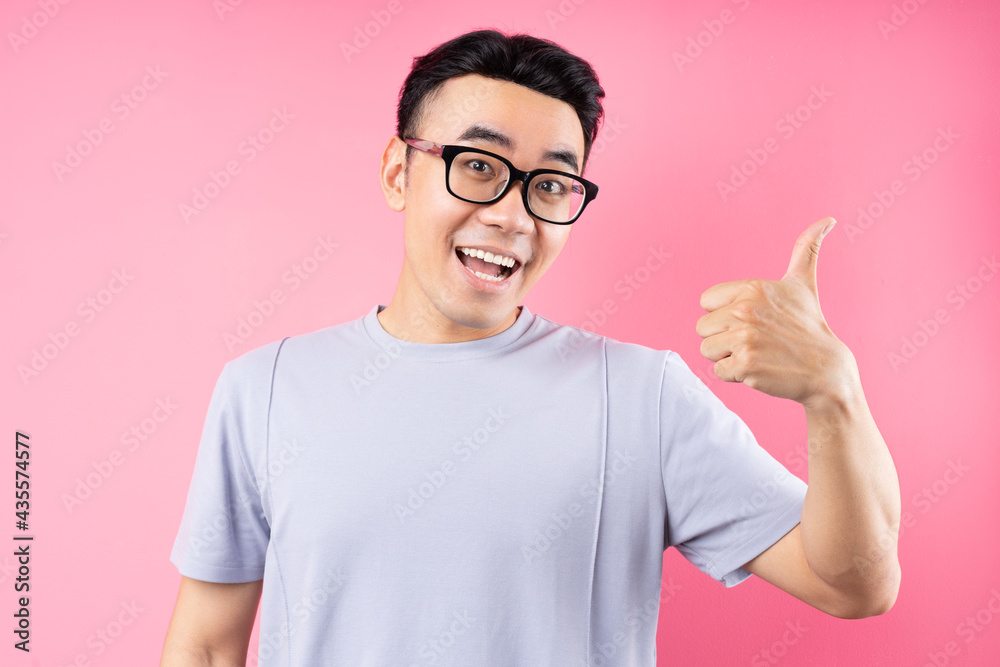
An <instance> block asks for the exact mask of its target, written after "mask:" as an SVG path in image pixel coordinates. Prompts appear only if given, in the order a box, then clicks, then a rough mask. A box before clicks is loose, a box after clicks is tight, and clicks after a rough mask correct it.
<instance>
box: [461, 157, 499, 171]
mask: <svg viewBox="0 0 1000 667" xmlns="http://www.w3.org/2000/svg"><path fill="white" fill-rule="evenodd" d="M465 166H467V167H469V168H470V169H472V170H473V171H476V172H479V173H480V174H488V173H490V172H491V171H493V167H492V166H491V165H490V164H489V163H488V162H486V161H484V160H467V161H466V162H465Z"/></svg>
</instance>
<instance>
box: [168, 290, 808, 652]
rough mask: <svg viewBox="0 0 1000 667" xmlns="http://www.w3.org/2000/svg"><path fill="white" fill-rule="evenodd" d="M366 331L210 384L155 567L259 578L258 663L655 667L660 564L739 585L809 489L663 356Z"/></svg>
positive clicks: (552, 338) (564, 334)
mask: <svg viewBox="0 0 1000 667" xmlns="http://www.w3.org/2000/svg"><path fill="white" fill-rule="evenodd" d="M382 308H383V306H375V307H373V308H372V310H371V311H370V312H369V313H368V314H367V315H365V316H363V317H361V318H359V319H357V320H354V321H352V322H347V323H344V324H340V325H336V326H331V327H327V328H324V329H321V330H318V331H315V332H312V333H309V334H303V335H298V336H292V337H287V338H285V339H283V340H280V341H275V342H272V343H270V344H267V345H264V346H262V347H258V348H256V349H254V350H250V351H249V352H246V353H244V354H243V355H242V356H240V357H238V358H236V359H234V360H232V361H230V362H229V363H227V364H226V365H225V366H224V368H223V370H222V373H221V375H220V377H219V380H218V383H217V384H216V387H215V391H214V393H213V395H212V399H211V402H210V404H209V408H208V414H207V417H206V420H205V426H204V430H203V433H202V437H201V444H200V446H199V449H198V456H197V461H196V464H195V470H194V475H193V478H192V480H191V487H190V490H189V493H188V498H187V505H186V508H185V511H184V516H183V520H182V522H181V526H180V530H179V532H178V535H177V539H176V541H175V543H174V548H173V551H172V553H171V556H170V560H171V562H173V563H174V564H175V565H176V566H177V568H178V569H179V571H180V573H181V574H183V575H185V576H187V577H191V578H194V579H201V580H205V581H214V582H229V583H233V582H246V581H253V580H257V579H263V580H264V583H263V594H262V600H261V629H260V638H261V639H260V645H259V648H258V655H259V660H260V665H262V666H268V667H277V666H283V667H291V666H296V667H298V666H309V667H312V666H318V665H323V666H325V667H339V666H344V667H348V666H349V667H366V666H369V665H370V666H378V667H382V666H385V667H400V666H403V667H407V666H412V667H417V666H424V665H482V666H487V667H493V666H506V665H510V666H517V665H574V666H575V665H580V666H585V665H586V666H590V665H648V666H649V667H653V666H654V665H655V662H656V658H655V656H656V647H655V637H656V625H657V614H658V610H659V604H660V599H661V582H662V579H663V577H662V574H663V572H662V569H663V552H664V550H665V549H666V548H667V547H669V546H675V547H676V548H677V549H678V550H679V551H680V552H681V553H682V554H683V555H684V557H685V558H687V559H688V560H689V561H690V562H692V563H693V564H694V565H695V566H696V567H698V569H700V570H702V571H703V572H705V573H707V574H708V575H709V576H711V577H713V578H715V579H716V580H718V581H721V582H723V583H724V584H725V585H726V586H733V585H735V584H738V583H739V582H741V581H743V580H744V579H746V578H747V577H748V576H750V574H749V572H747V571H746V570H744V569H742V567H741V566H742V565H743V564H745V563H746V562H747V561H749V560H751V559H752V558H754V557H755V556H757V555H758V554H760V553H761V552H762V551H764V550H765V549H766V548H767V547H768V546H770V545H771V544H773V543H774V542H776V541H777V540H778V539H779V538H781V537H782V536H783V535H784V534H785V533H787V532H788V531H789V530H791V529H792V528H794V527H795V525H796V524H797V523H798V522H799V520H800V517H801V511H802V502H803V499H804V496H805V490H806V485H805V483H804V482H802V480H800V479H798V478H797V477H795V476H794V475H791V474H790V473H788V471H787V470H786V469H785V468H784V467H783V466H782V465H781V464H779V463H778V462H777V461H776V460H775V459H774V458H773V457H771V455H770V454H768V453H767V452H766V451H765V450H764V449H762V448H761V447H760V446H759V445H758V444H757V443H756V441H755V439H754V437H753V434H752V433H751V432H750V430H749V429H748V428H747V426H746V425H745V424H744V422H743V421H742V420H741V419H740V418H739V417H738V416H736V415H735V414H734V413H733V412H731V411H730V410H728V409H727V408H726V407H725V406H724V405H723V404H722V402H721V401H720V400H719V399H718V398H717V397H716V396H715V395H714V394H712V393H711V391H709V389H708V388H707V387H706V386H705V385H704V383H702V382H701V380H699V379H698V378H697V376H695V375H694V374H693V373H692V372H691V370H690V369H689V368H688V367H687V365H685V363H684V362H683V361H682V360H681V358H680V357H679V356H678V355H677V354H676V353H674V352H671V351H660V350H654V349H650V348H648V347H644V346H641V345H636V344H632V343H623V342H620V341H617V340H614V339H611V338H606V337H603V336H599V335H596V334H593V333H590V332H587V331H585V330H581V329H577V328H574V327H569V326H564V325H560V324H556V323H554V322H552V321H551V320H548V319H546V318H544V317H541V316H539V315H535V314H533V313H532V312H530V311H529V309H528V308H527V307H526V306H524V307H522V311H521V313H520V315H519V317H518V318H517V320H516V321H515V323H514V324H513V325H512V326H511V327H510V328H508V329H506V330H505V331H503V332H501V333H499V334H497V335H495V336H492V337H489V338H484V339H481V340H476V341H468V342H462V343H444V344H427V343H408V342H406V341H402V340H399V339H397V338H395V337H393V336H392V335H391V334H389V333H388V332H387V331H385V329H383V328H382V326H381V324H380V323H379V321H378V317H377V315H376V314H377V312H378V311H379V310H381V309H382Z"/></svg>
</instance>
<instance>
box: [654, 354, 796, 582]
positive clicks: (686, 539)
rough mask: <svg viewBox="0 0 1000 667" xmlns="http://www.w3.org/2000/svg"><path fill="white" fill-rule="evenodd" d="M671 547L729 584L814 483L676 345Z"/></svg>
mask: <svg viewBox="0 0 1000 667" xmlns="http://www.w3.org/2000/svg"><path fill="white" fill-rule="evenodd" d="M660 456H661V466H662V470H663V491H664V494H665V498H666V506H667V516H666V526H665V535H666V537H665V540H664V549H666V548H667V547H670V546H674V547H676V548H677V550H678V551H680V552H681V554H682V555H683V556H684V557H685V558H686V559H687V560H689V561H690V562H691V563H692V564H694V565H695V566H696V567H697V568H698V569H700V570H701V571H703V572H705V573H706V574H708V575H709V576H711V577H712V578H714V579H716V580H717V581H720V582H722V583H724V584H725V585H726V586H727V587H730V586H735V585H736V584H739V583H741V582H742V581H744V580H746V579H747V578H748V577H749V576H750V572H748V571H747V570H745V569H743V567H742V566H743V565H745V564H746V563H747V562H749V561H750V560H753V559H754V558H755V557H756V556H758V555H760V554H761V553H762V552H764V551H765V550H766V549H767V548H768V547H769V546H771V545H772V544H774V543H775V542H777V541H778V540H779V539H781V537H782V536H784V535H785V534H786V533H787V532H788V531H790V530H791V529H792V528H794V527H795V525H796V524H798V523H799V521H800V520H801V517H802V503H803V500H804V499H805V492H806V488H807V487H806V484H805V482H803V481H802V480H801V479H799V478H798V477H796V476H795V475H793V474H791V473H790V472H789V471H788V470H787V469H786V468H785V467H784V466H783V465H781V464H780V463H779V462H778V461H776V460H775V459H774V457H772V456H771V455H770V454H769V453H768V452H767V451H766V450H765V449H763V448H762V447H761V446H760V445H759V444H758V443H757V441H756V439H755V438H754V435H753V433H751V431H750V429H749V427H748V426H747V425H746V424H745V423H744V422H743V420H742V419H740V418H739V416H737V415H736V414H735V413H734V412H732V411H731V410H729V409H728V408H727V407H726V406H725V405H724V404H723V403H722V401H721V400H720V399H719V398H718V397H717V396H716V395H715V394H713V393H712V392H711V390H709V388H708V387H707V386H706V385H705V383H703V382H702V381H701V380H700V379H699V378H698V377H697V376H696V375H695V374H694V373H692V372H691V369H690V368H688V366H687V364H685V363H684V361H683V360H682V359H681V358H680V356H678V355H677V353H675V352H671V351H668V352H667V358H666V361H665V365H664V374H663V382H662V387H661V394H660Z"/></svg>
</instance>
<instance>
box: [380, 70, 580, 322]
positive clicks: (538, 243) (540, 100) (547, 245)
mask: <svg viewBox="0 0 1000 667" xmlns="http://www.w3.org/2000/svg"><path fill="white" fill-rule="evenodd" d="M470 128H472V129H473V130H475V129H476V128H478V129H480V130H482V129H484V128H485V129H486V130H488V131H489V132H491V133H493V134H495V135H497V136H499V137H506V138H507V139H509V142H507V141H504V140H503V139H500V140H497V139H496V138H495V137H494V138H492V139H491V138H490V137H488V136H487V137H484V136H482V135H483V134H484V133H483V132H482V131H479V132H472V133H470V132H469V131H470ZM489 132H488V133H489ZM488 133H487V134H488ZM477 134H478V135H479V136H476V135H477ZM463 136H464V137H466V138H463ZM417 138H419V139H425V140H427V141H433V142H435V143H438V144H458V145H463V146H471V147H475V148H481V149H484V150H488V151H490V152H493V153H497V154H499V155H503V156H504V157H506V158H507V159H508V160H510V161H511V162H512V163H513V164H514V166H515V167H517V168H519V169H522V170H524V171H530V170H533V169H539V168H549V169H558V170H560V171H566V172H571V173H575V174H577V175H579V174H580V169H579V168H578V167H579V166H582V163H583V148H584V140H583V129H582V127H581V125H580V121H579V119H578V118H577V115H576V112H575V111H574V110H573V107H572V106H570V105H569V104H567V103H565V102H562V101H560V100H556V99H555V98H552V97H548V96H546V95H542V94H541V93H538V92H535V91H533V90H530V89H528V88H525V87H523V86H519V85H517V84H513V83H510V82H507V81H498V80H495V79H489V78H485V77H481V76H478V75H467V76H462V77H457V78H453V79H449V80H448V81H446V82H445V83H444V84H443V85H442V87H441V88H440V89H439V91H438V94H437V95H436V96H435V97H434V98H433V99H431V100H429V101H428V102H427V103H426V104H425V109H424V114H423V121H422V127H421V129H420V130H419V132H418V135H417ZM395 141H396V142H398V144H399V146H398V155H399V156H400V158H401V157H402V154H403V152H404V149H405V147H406V144H405V143H403V142H402V141H401V140H399V139H398V138H397V139H395ZM508 143H509V145H505V144H508ZM387 152H388V151H387ZM547 153H555V154H558V155H562V156H563V159H558V158H555V157H553V156H552V155H548V156H547V155H546V154H547ZM566 156H572V157H571V160H575V162H576V164H577V165H578V167H577V168H574V167H572V166H570V165H569V164H567V162H566V161H565V157H566ZM460 159H462V157H461V156H460V157H459V158H457V160H460ZM453 168H454V167H453ZM401 180H403V181H405V189H404V190H403V194H402V197H401V200H402V205H401V207H402V208H403V209H404V210H405V222H404V227H405V229H404V245H405V251H406V255H405V259H404V263H403V271H402V274H401V276H400V284H399V286H398V287H397V292H396V296H395V297H394V299H393V304H392V306H393V307H395V306H396V304H397V302H401V305H403V306H404V308H403V309H402V310H406V311H409V312H407V313H399V312H398V311H397V317H399V316H400V315H401V314H402V315H405V317H406V318H407V320H408V321H410V322H416V323H418V325H419V323H424V324H429V325H430V327H431V328H432V329H435V328H436V329H437V330H438V331H439V332H446V333H451V334H455V335H457V336H459V337H461V336H463V335H469V333H470V332H468V331H467V330H466V329H465V328H466V327H469V328H474V329H486V330H494V329H495V330H497V331H499V330H502V329H504V328H506V327H507V326H510V324H512V323H513V321H514V320H515V319H516V317H517V311H516V308H517V305H518V304H519V303H520V302H521V300H522V299H523V298H524V296H525V294H527V292H528V291H529V290H530V289H531V288H532V286H534V284H535V283H536V282H537V281H538V279H539V278H541V277H542V275H543V274H544V273H545V272H546V271H547V270H548V268H549V266H550V265H551V264H552V262H553V261H554V260H555V258H556V257H557V256H558V255H559V252H560V251H561V250H562V248H563V245H564V244H565V243H566V239H567V238H568V237H569V233H570V228H571V225H555V224H552V223H549V222H544V221H541V220H536V219H535V218H533V217H532V216H531V215H530V214H529V213H528V212H527V211H526V210H525V207H524V203H523V200H522V197H521V194H522V188H523V187H524V184H523V183H522V182H520V181H519V182H516V183H515V184H514V185H513V186H512V187H511V189H510V190H509V191H508V192H507V193H506V194H505V195H504V197H503V198H501V199H500V200H499V201H496V202H493V203H491V204H473V203H470V202H465V201H462V200H460V199H456V198H455V197H453V196H452V195H451V194H449V193H448V190H447V188H446V187H445V163H444V160H442V159H441V158H440V157H438V156H436V155H433V154H430V153H425V152H422V151H417V150H414V152H413V156H412V158H411V163H410V167H409V174H408V180H407V179H406V178H403V179H401ZM388 197H389V195H388V194H387V198H388ZM390 205H392V202H390ZM394 208H396V207H395V206H394ZM397 210H399V209H398V208H397ZM460 248H470V249H482V250H484V251H492V252H493V253H494V254H495V253H496V252H497V251H499V252H500V254H501V255H503V256H505V257H513V258H514V259H516V260H517V263H516V264H515V265H514V267H513V268H514V271H513V273H511V274H510V275H509V276H508V277H507V278H505V279H503V280H502V281H500V282H495V281H489V280H484V279H482V278H479V277H476V276H475V275H474V273H473V272H472V271H470V270H469V268H467V264H476V263H475V262H473V261H471V260H470V258H469V257H468V256H467V255H466V254H465V253H464V252H462V251H461V250H459V249H460ZM476 266H477V267H478V268H483V266H482V265H476ZM472 333H473V336H472V337H475V336H474V334H475V333H476V332H472Z"/></svg>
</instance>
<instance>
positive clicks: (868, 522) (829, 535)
mask: <svg viewBox="0 0 1000 667" xmlns="http://www.w3.org/2000/svg"><path fill="white" fill-rule="evenodd" d="M806 420H807V424H808V434H809V435H808V437H809V489H808V491H807V492H806V498H805V503H804V505H803V508H802V527H801V530H802V545H803V550H804V552H805V556H806V560H807V561H808V563H809V567H810V569H811V570H812V571H813V572H814V573H815V574H816V575H817V576H818V577H820V578H821V579H823V580H824V581H825V582H826V583H828V584H829V585H831V586H833V587H834V588H836V589H837V590H838V591H840V592H841V593H842V594H843V595H844V596H845V598H846V599H849V600H852V601H854V603H855V604H856V605H857V606H858V609H859V612H858V613H859V614H861V615H868V614H869V613H881V611H884V609H885V608H886V606H887V605H889V606H891V604H892V602H893V601H894V600H895V597H896V592H897V590H898V587H899V576H900V575H899V561H898V558H897V539H898V535H899V520H900V493H899V479H898V477H897V475H896V468H895V465H894V464H893V461H892V456H891V455H890V454H889V449H888V447H887V446H886V444H885V440H884V439H883V438H882V434H881V433H879V430H878V427H877V426H876V424H875V420H874V418H873V417H872V414H871V411H870V410H869V408H868V403H867V401H866V400H865V396H864V392H863V391H862V389H861V382H860V379H859V378H857V376H856V375H854V377H853V378H852V379H851V380H849V381H847V382H846V383H845V386H844V387H843V388H842V389H840V390H838V391H837V392H835V393H834V394H833V395H832V397H830V398H826V399H824V400H823V401H821V402H816V403H814V404H813V405H806Z"/></svg>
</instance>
